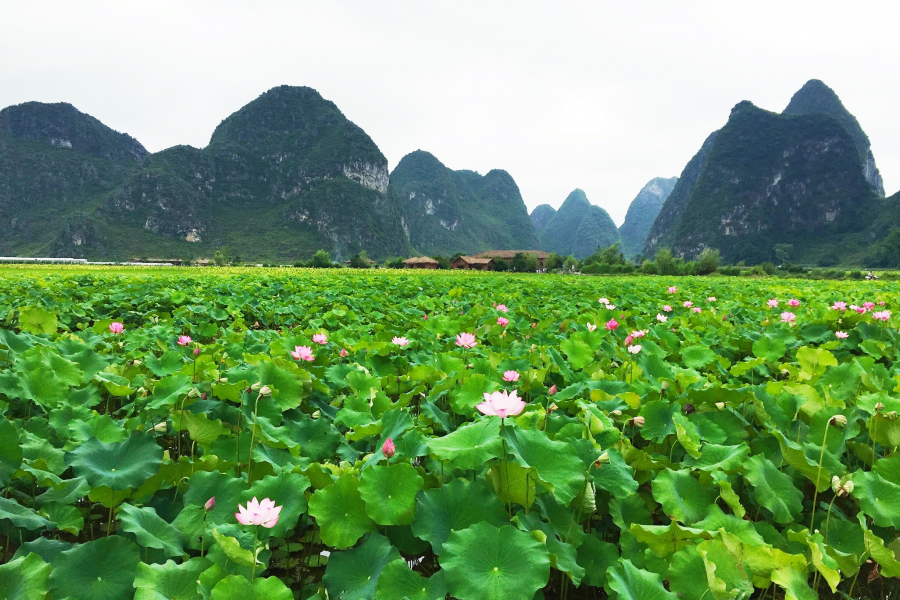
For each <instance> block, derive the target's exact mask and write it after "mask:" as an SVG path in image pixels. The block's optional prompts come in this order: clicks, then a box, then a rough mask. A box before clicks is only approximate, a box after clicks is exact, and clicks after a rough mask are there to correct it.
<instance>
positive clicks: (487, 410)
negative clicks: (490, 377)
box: [475, 390, 525, 419]
mask: <svg viewBox="0 0 900 600" xmlns="http://www.w3.org/2000/svg"><path fill="white" fill-rule="evenodd" d="M475 408H477V409H478V410H479V411H480V412H481V413H482V414H484V415H488V416H496V417H500V418H501V419H505V418H506V417H513V416H515V415H517V414H519V413H520V412H522V411H523V410H524V409H525V402H523V401H522V400H521V399H520V398H519V397H518V396H517V395H516V390H513V391H511V392H509V393H507V392H506V390H502V391H499V392H494V393H492V394H488V393H487V392H485V394H484V402H482V403H481V404H479V405H478V406H476V407H475Z"/></svg>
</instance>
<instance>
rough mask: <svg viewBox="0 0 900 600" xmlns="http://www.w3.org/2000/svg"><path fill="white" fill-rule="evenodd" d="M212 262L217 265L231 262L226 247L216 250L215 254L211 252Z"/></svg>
mask: <svg viewBox="0 0 900 600" xmlns="http://www.w3.org/2000/svg"><path fill="white" fill-rule="evenodd" d="M213 262H214V263H216V266H217V267H224V266H225V265H227V264H229V263H230V262H231V254H230V253H229V252H228V248H227V247H225V248H219V249H218V250H216V252H215V254H213Z"/></svg>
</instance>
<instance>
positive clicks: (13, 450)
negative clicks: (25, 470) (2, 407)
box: [0, 419, 22, 487]
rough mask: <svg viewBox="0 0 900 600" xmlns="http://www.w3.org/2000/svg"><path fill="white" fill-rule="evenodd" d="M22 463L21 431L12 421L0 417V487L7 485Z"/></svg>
mask: <svg viewBox="0 0 900 600" xmlns="http://www.w3.org/2000/svg"><path fill="white" fill-rule="evenodd" d="M21 465H22V447H21V446H20V445H19V431H18V430H17V429H16V427H15V425H13V424H12V423H11V422H10V421H8V420H6V419H0V487H6V485H7V484H8V483H9V482H10V481H11V480H12V476H13V474H14V473H15V472H16V471H18V470H19V467H20V466H21Z"/></svg>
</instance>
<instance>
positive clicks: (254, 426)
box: [238, 394, 262, 487]
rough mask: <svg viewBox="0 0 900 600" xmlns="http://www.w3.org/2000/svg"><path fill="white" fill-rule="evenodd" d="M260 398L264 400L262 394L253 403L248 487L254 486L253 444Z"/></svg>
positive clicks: (248, 460)
mask: <svg viewBox="0 0 900 600" xmlns="http://www.w3.org/2000/svg"><path fill="white" fill-rule="evenodd" d="M260 398H262V394H259V395H258V396H257V397H256V402H254V403H253V429H252V430H251V431H250V453H249V454H247V487H250V486H251V485H253V443H254V442H255V441H256V414H257V411H258V410H259V399H260ZM240 462H241V457H240V448H238V463H240Z"/></svg>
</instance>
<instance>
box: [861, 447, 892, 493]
mask: <svg viewBox="0 0 900 600" xmlns="http://www.w3.org/2000/svg"><path fill="white" fill-rule="evenodd" d="M872 472H873V473H877V474H878V475H881V476H882V477H883V478H884V479H886V480H887V481H890V482H891V483H895V484H897V485H900V454H898V453H896V452H895V453H894V454H893V456H890V457H887V458H879V459H878V460H876V461H875V464H874V465H872ZM854 485H856V484H854Z"/></svg>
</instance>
